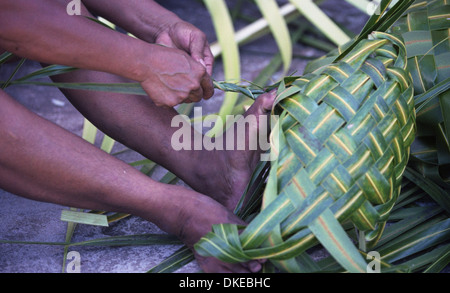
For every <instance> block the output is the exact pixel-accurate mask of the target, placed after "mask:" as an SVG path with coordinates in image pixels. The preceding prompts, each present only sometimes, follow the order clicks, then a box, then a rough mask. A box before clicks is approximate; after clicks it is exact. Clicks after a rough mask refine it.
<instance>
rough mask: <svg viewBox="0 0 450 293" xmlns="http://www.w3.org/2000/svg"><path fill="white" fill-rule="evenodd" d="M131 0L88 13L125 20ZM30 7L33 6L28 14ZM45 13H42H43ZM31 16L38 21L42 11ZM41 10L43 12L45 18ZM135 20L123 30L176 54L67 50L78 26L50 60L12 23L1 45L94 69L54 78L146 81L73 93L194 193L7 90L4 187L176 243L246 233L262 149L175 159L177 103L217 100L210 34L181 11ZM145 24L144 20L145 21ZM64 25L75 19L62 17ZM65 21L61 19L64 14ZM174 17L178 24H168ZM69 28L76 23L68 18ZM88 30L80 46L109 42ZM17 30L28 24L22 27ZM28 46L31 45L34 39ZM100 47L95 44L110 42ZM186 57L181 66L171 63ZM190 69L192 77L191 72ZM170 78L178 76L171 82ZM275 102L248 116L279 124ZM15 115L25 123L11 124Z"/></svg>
mask: <svg viewBox="0 0 450 293" xmlns="http://www.w3.org/2000/svg"><path fill="white" fill-rule="evenodd" d="M0 2H1V3H2V4H5V5H7V7H8V8H9V10H7V9H6V10H2V11H9V13H12V12H11V11H14V8H15V7H20V4H21V3H18V4H17V2H20V1H9V0H1V1H0ZM36 2H40V1H36ZM101 2H104V3H101ZM121 2H122V3H123V1H111V0H109V1H103V0H97V1H85V3H86V5H87V6H88V7H89V5H91V6H92V7H90V8H92V9H93V10H94V11H96V13H99V14H102V13H103V14H104V15H105V16H109V17H110V18H111V19H114V18H115V17H116V18H117V15H115V14H114V12H116V13H117V11H120V10H118V9H114V8H115V7H116V8H117V7H118V6H114V5H113V4H114V3H115V5H120V4H119V3H121ZM143 3H145V5H149V6H152V9H153V11H152V13H154V12H155V11H154V10H155V9H160V7H158V6H154V5H156V4H155V3H154V2H153V1H136V7H134V5H129V6H127V7H134V8H135V9H136V10H137V11H144V10H142V9H143V7H141V6H140V5H144V4H143ZM29 4H30V3H29V2H27V4H26V5H25V6H27V5H29ZM40 4H41V5H47V6H49V7H47V9H50V10H52V9H56V8H52V7H51V6H52V5H54V2H53V1H52V2H51V3H50V2H49V1H47V0H42V3H40ZM8 5H9V6H8ZM17 5H19V6H17ZM96 5H98V7H97V6H96ZM111 5H112V6H111ZM27 7H28V6H27ZM64 7H65V6H64ZM32 8H33V7H32ZM34 8H35V9H37V11H39V9H40V8H39V7H34ZM146 8H147V9H148V7H146ZM58 9H59V10H58ZM58 9H56V10H58V11H59V12H61V10H62V8H61V7H59V8H58ZM102 9H103V10H102ZM124 9H125V8H124ZM44 10H45V9H44ZM21 12H22V11H21ZM26 12H27V9H25V11H24V12H23V13H25V14H26ZM53 12H55V11H53ZM1 13H2V12H0V14H1ZM16 13H18V12H17V11H16ZM29 13H30V15H31V12H29ZM34 13H37V12H36V11H34ZM41 13H42V14H43V15H44V16H45V13H47V12H45V11H41ZM84 13H85V14H87V10H84ZM134 13H136V11H131V12H130V11H129V13H123V14H124V15H125V16H124V17H123V18H120V19H121V20H122V22H123V23H122V24H121V25H123V26H124V27H126V26H127V25H128V29H129V30H130V31H131V29H133V27H138V28H139V29H135V31H132V33H134V34H135V35H136V36H139V37H140V38H142V39H143V40H145V41H147V42H151V41H158V42H160V43H163V44H165V45H166V46H169V47H171V48H164V47H160V46H156V45H152V44H149V43H146V42H143V41H139V40H137V41H131V40H132V39H131V38H126V39H124V38H123V36H117V35H109V36H107V37H105V40H103V39H101V40H102V41H103V42H104V43H102V44H101V46H100V47H99V48H98V47H96V46H93V48H88V49H86V48H85V47H82V46H81V47H78V45H77V44H80V43H74V42H69V43H68V44H69V45H68V46H62V45H61V44H64V40H67V41H68V40H70V38H71V37H74V36H73V35H71V33H70V25H69V28H68V29H67V30H68V31H69V32H67V31H59V32H57V33H60V34H61V35H62V36H61V38H59V39H58V38H54V37H53V38H52V37H48V35H50V34H48V35H46V36H44V37H43V38H42V39H44V42H45V41H46V42H50V43H51V42H53V43H52V44H55V42H56V43H59V45H60V47H62V49H61V50H59V49H58V48H56V49H55V50H56V52H54V51H55V50H53V51H52V52H51V53H52V54H49V52H48V51H46V48H47V47H46V46H48V44H44V43H43V42H42V41H41V40H40V39H39V38H36V36H32V35H28V33H27V32H23V31H21V30H20V29H16V26H14V25H11V24H8V25H10V26H9V28H10V29H11V30H14V29H16V31H14V33H10V32H9V31H8V30H7V29H5V30H2V29H0V46H4V48H6V49H8V50H9V51H12V52H15V53H16V54H18V55H19V56H22V57H28V58H31V59H35V60H38V61H41V62H49V63H59V64H66V65H70V66H77V67H80V68H85V70H79V71H76V72H73V73H70V74H64V75H61V76H58V77H55V78H54V80H55V81H60V82H107V83H113V82H123V81H129V80H130V79H131V80H135V81H138V82H141V85H142V86H143V87H144V89H147V92H148V93H149V97H144V96H131V95H122V94H110V93H108V94H105V93H99V92H83V91H75V90H64V91H63V92H64V94H65V95H66V96H67V98H68V99H69V100H70V101H71V102H72V103H73V104H74V105H75V106H76V107H77V109H78V110H79V111H80V112H81V113H82V114H83V115H84V116H85V117H87V118H88V119H90V120H91V121H92V122H93V123H94V124H95V125H96V126H97V127H98V128H100V129H101V130H103V131H104V132H105V133H106V134H108V135H109V136H111V137H112V138H114V139H115V140H117V141H119V142H122V143H123V144H125V145H127V146H129V147H130V148H132V149H134V150H136V151H137V152H139V153H141V154H143V155H144V156H146V157H148V158H150V159H151V160H153V161H155V162H157V163H158V164H160V165H162V166H164V167H165V168H167V169H168V170H171V171H172V172H173V173H175V174H176V175H177V176H179V177H180V178H181V179H182V180H184V181H185V182H186V183H187V184H188V185H189V186H191V187H192V189H193V190H189V189H186V188H182V187H178V186H171V185H165V184H161V183H159V182H156V181H154V180H151V179H149V178H148V177H146V176H143V175H142V174H141V173H140V172H138V171H136V170H135V169H134V168H131V167H129V166H128V165H127V164H125V163H123V162H121V161H119V160H117V159H115V158H113V157H111V156H109V155H107V154H105V153H104V152H103V151H100V150H98V149H96V148H95V147H93V146H92V145H90V144H88V143H86V142H84V141H83V140H82V139H80V138H78V137H76V136H74V135H72V134H70V133H68V132H66V131H65V130H63V129H61V128H59V127H58V126H56V125H54V124H52V123H50V122H48V121H46V120H44V119H42V118H40V117H38V116H37V115H35V114H33V113H31V112H30V111H28V110H27V109H25V108H24V107H22V106H21V105H19V104H18V103H16V102H15V101H14V100H13V99H11V97H9V96H8V95H7V94H6V93H4V92H2V91H0V137H2V138H3V137H4V138H5V139H2V140H1V141H0V149H1V150H2V151H1V152H0V186H1V187H2V188H3V189H5V190H8V191H10V192H12V193H15V194H18V195H21V196H24V197H28V198H31V199H34V200H40V201H45V202H53V203H57V204H62V205H66V206H76V207H79V208H85V209H96V210H106V211H119V212H126V213H130V214H133V215H136V216H140V217H142V218H144V219H147V220H149V221H151V222H154V223H155V224H157V225H158V226H159V227H160V228H161V229H163V230H165V231H167V232H169V233H172V234H174V235H177V236H178V237H179V238H180V239H181V240H182V241H183V242H184V243H185V244H187V245H188V246H189V247H191V248H192V247H193V245H194V244H195V243H196V242H197V241H198V240H199V239H200V238H201V237H202V236H203V235H205V234H206V233H207V232H209V231H210V230H211V226H212V225H213V224H218V223H235V224H245V223H243V222H242V221H241V220H240V219H238V218H237V217H236V216H234V215H233V213H232V212H231V210H233V209H234V207H235V205H236V203H237V201H238V200H239V199H240V197H241V195H242V192H243V190H244V188H245V186H246V185H247V182H248V180H249V178H250V176H251V173H252V171H253V169H254V167H255V165H256V164H257V162H258V161H259V158H260V157H259V155H260V152H259V151H209V152H208V151H178V152H177V151H174V150H173V148H172V147H171V145H170V138H171V136H172V134H173V133H174V131H176V129H174V128H171V127H170V122H171V120H172V118H173V117H174V116H175V115H176V114H177V113H176V111H175V110H174V109H173V108H171V106H173V105H176V104H179V103H180V102H194V101H199V100H200V99H201V98H209V97H210V96H211V95H212V93H211V92H212V86H211V85H210V77H209V74H210V73H211V71H212V63H213V58H212V55H210V50H209V46H208V45H207V42H206V39H205V38H204V35H202V34H201V32H199V31H198V30H197V29H195V28H194V27H193V26H191V25H190V24H187V23H184V22H182V21H181V20H179V19H178V18H176V17H174V15H173V14H171V13H169V12H166V11H161V15H164V16H165V17H164V19H166V20H167V21H166V22H164V23H162V22H158V21H154V22H151V21H149V23H147V25H148V29H147V30H144V29H142V28H143V27H144V26H143V25H142V23H139V21H136V20H135V19H134V20H133V18H132V15H134ZM166 13H167V14H166ZM3 14H4V15H1V16H0V28H2V27H4V26H3V24H4V23H3V22H2V19H3V20H5V19H8V17H10V18H9V20H10V21H13V22H14V21H15V22H17V21H19V20H17V19H21V18H12V17H11V16H10V14H8V13H3ZM64 14H65V9H64ZM30 15H29V16H30ZM3 16H4V17H3ZM139 16H140V18H139V19H141V20H142V19H143V17H142V13H140V15H139ZM60 17H61V18H63V17H66V16H64V15H60ZM44 18H45V17H42V19H41V21H42V23H44V24H45V23H46V21H48V20H45V19H44ZM56 18H57V20H59V21H61V19H58V17H56ZM170 19H172V22H170V21H169V20H170ZM64 20H65V21H68V22H69V20H67V19H64ZM80 21H81V24H80V23H78V25H82V26H84V25H86V28H85V29H87V30H88V31H89V32H92V35H91V34H85V35H91V36H90V37H89V36H87V37H86V36H84V38H86V39H84V40H82V41H81V40H80V42H81V44H83V42H87V43H89V42H90V41H92V40H89V38H93V39H96V37H98V38H103V37H100V36H96V34H97V33H98V34H101V35H108V34H110V32H109V31H105V30H102V29H99V28H98V27H95V28H93V27H91V25H92V23H89V22H84V21H85V20H84V19H83V20H80ZM158 23H160V24H161V26H159V27H158V26H157V25H156V24H158ZM137 24H139V25H137ZM5 25H6V24H5ZM16 25H18V26H19V27H20V25H21V23H20V21H19V24H17V23H16ZM72 25H73V23H72ZM36 29H43V28H42V27H39V28H36ZM47 29H49V30H52V29H53V28H47ZM97 30H98V31H97ZM78 32H79V29H78ZM187 32H190V33H187ZM18 35H19V36H18ZM185 36H188V38H185ZM27 37H28V38H31V39H26V38H27ZM40 37H42V36H40ZM55 39H56V41H55ZM24 40H27V41H26V42H25V41H24ZM98 40H99V39H98ZM98 40H97V41H96V42H95V43H99V41H98ZM194 40H195V41H194ZM100 43H101V42H100ZM105 46H114V47H113V48H115V50H111V49H110V48H109V49H106V50H107V51H106V53H105V52H102V50H105ZM151 46H154V47H157V48H153V47H151ZM123 48H125V49H128V50H132V52H134V53H139V55H137V56H138V57H139V58H143V59H140V60H136V59H137V58H136V56H134V55H133V54H128V53H127V51H126V50H123ZM64 50H67V52H65V51H64ZM77 50H78V51H77ZM121 50H123V51H121ZM143 52H145V53H143ZM121 53H122V54H124V55H121ZM141 53H142V54H144V55H142V54H141ZM149 53H151V54H149ZM116 54H117V56H115V55H116ZM105 55H106V56H108V58H112V59H109V61H108V62H106V60H102V58H103V57H104V56H105ZM74 56H77V57H78V58H74ZM144 56H148V58H145V57H144ZM155 56H157V57H158V58H155ZM161 56H163V57H164V58H162V57H161ZM114 57H116V58H118V59H114ZM70 58H72V59H70ZM85 58H88V59H85ZM108 58H107V59H108ZM127 58H128V59H127ZM177 58H178V59H179V60H182V61H180V62H178V63H177V64H171V63H168V62H169V61H173V60H175V59H177ZM167 59H171V60H167ZM111 60H114V62H111ZM123 60H126V61H128V62H129V63H128V67H126V68H128V69H130V70H124V69H123V68H124V67H123V66H124V64H121V63H122V62H123ZM142 60H148V62H147V63H146V64H143V63H145V62H143V61H142ZM183 60H184V61H183ZM116 61H117V62H116ZM103 62H105V63H103ZM133 62H134V63H133ZM183 62H184V63H183ZM175 63H176V62H175ZM130 64H131V65H130ZM163 65H164V66H163ZM186 66H188V67H186ZM142 68H145V69H144V70H143V69H142ZM186 68H190V69H189V70H186ZM119 69H120V70H119ZM118 71H120V72H118ZM136 73H137V74H136ZM119 75H120V77H119ZM162 76H164V77H167V78H168V79H167V80H165V81H164V78H161V77H162ZM171 76H183V77H182V78H181V79H182V80H181V85H180V86H177V87H176V88H174V87H173V86H171V85H173V84H175V83H176V82H180V79H178V78H177V79H171ZM187 81H191V82H187ZM185 82H186V83H185ZM149 98H150V99H149ZM273 99H274V95H273V94H266V95H263V96H261V97H260V98H259V99H258V100H257V101H256V102H255V104H254V105H253V106H252V107H251V108H250V109H249V111H248V112H247V115H255V116H256V117H261V116H262V115H268V114H269V110H270V109H271V106H272V104H273ZM159 106H164V107H159ZM6 117H8V118H6ZM11 117H14V118H13V119H11ZM106 117H108V118H106ZM257 129H258V125H253V126H251V127H250V131H249V133H248V136H247V139H248V140H251V139H256V135H257ZM214 174H217V176H214ZM168 195H170V196H168ZM168 211H170V212H168ZM204 211H208V213H205V212H204ZM197 260H198V262H199V264H200V266H201V267H202V269H203V270H204V271H205V272H256V271H258V270H259V269H260V268H261V265H260V263H259V262H256V261H252V262H249V263H244V264H227V263H223V262H220V261H218V260H217V259H214V258H203V257H200V256H197Z"/></svg>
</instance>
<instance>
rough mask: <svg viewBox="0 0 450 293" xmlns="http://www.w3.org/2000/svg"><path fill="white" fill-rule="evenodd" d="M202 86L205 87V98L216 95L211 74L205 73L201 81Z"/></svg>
mask: <svg viewBox="0 0 450 293" xmlns="http://www.w3.org/2000/svg"><path fill="white" fill-rule="evenodd" d="M201 87H202V89H203V98H204V99H205V100H208V99H209V98H211V97H212V96H213V95H214V84H213V81H212V79H211V77H210V76H209V75H206V74H205V75H204V76H203V79H202V81H201Z"/></svg>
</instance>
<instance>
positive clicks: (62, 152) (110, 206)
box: [0, 90, 260, 273]
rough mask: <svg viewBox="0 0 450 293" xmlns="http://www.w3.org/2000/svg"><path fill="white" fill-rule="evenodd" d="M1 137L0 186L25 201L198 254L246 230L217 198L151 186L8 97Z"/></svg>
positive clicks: (214, 264)
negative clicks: (228, 229) (155, 231)
mask: <svg viewBox="0 0 450 293" xmlns="http://www.w3.org/2000/svg"><path fill="white" fill-rule="evenodd" d="M0 137H1V139H0V186H1V188H2V189H5V190H6V191H9V192H11V193H14V194H17V195H19V196H23V197H26V198H30V199H33V200H38V201H44V202H51V203H55V204H61V205H64V206H72V207H77V208H83V209H92V210H102V211H115V212H123V213H128V214H133V215H135V216H139V217H142V218H143V219H146V220H147V221H151V222H153V223H155V224H156V225H158V226H159V227H160V228H161V229H163V230H164V231H166V232H168V233H171V234H174V235H176V236H178V237H179V238H180V239H181V240H182V241H183V242H184V243H185V244H186V245H188V246H189V247H191V248H192V247H193V245H194V244H195V243H196V242H198V240H199V239H200V238H201V237H202V236H203V235H205V234H206V233H208V232H209V231H210V230H211V226H212V225H214V224H219V223H236V224H244V223H243V222H242V221H241V220H239V219H238V218H237V217H236V216H234V215H233V214H232V213H231V212H230V211H228V210H227V209H225V207H223V206H222V205H220V204H219V203H217V202H216V201H214V200H212V199H211V198H209V197H207V196H205V195H202V194H200V193H197V192H194V191H192V190H190V189H186V188H183V187H180V186H175V185H167V184H161V183H159V182H156V181H154V180H152V179H150V178H149V177H147V176H145V175H144V174H142V173H141V172H139V171H138V170H136V169H134V168H133V167H131V166H129V165H128V164H126V163H124V162H122V161H120V160H118V159H116V158H114V157H112V156H110V155H108V154H107V153H105V152H103V151H101V150H99V149H98V148H96V147H95V146H93V145H91V144H89V143H87V142H86V141H84V140H82V139H81V138H79V137H77V136H75V135H73V134H71V133H70V132H67V131H65V130H64V129H62V128H60V127H59V126H57V125H55V124H53V123H50V122H49V121H47V120H45V119H43V118H41V117H39V116H38V115H35V114H34V113H32V112H30V111H29V110H27V109H26V108H25V107H23V106H22V105H20V104H19V103H18V102H16V101H15V100H13V99H12V98H11V97H9V96H8V95H7V94H6V93H5V92H3V91H2V90H0ZM205 211H208V212H207V213H205ZM197 260H198V261H199V264H200V266H201V267H202V268H203V269H204V270H205V271H206V272H224V271H228V272H229V271H231V272H237V273H241V272H249V271H250V269H248V268H247V267H248V265H246V264H225V263H222V262H220V261H218V260H216V259H211V258H206V259H205V258H201V257H199V256H197ZM256 265H257V264H256ZM259 268H260V266H259V265H257V266H256V268H254V269H253V270H252V271H254V272H256V271H258V270H259Z"/></svg>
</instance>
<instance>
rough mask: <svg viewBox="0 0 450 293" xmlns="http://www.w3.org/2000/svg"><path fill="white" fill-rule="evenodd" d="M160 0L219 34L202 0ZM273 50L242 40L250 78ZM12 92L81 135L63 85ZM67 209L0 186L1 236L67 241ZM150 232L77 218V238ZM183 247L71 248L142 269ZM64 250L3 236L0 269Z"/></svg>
mask: <svg viewBox="0 0 450 293" xmlns="http://www.w3.org/2000/svg"><path fill="white" fill-rule="evenodd" d="M161 2H162V3H163V5H165V6H167V8H169V9H171V10H172V11H174V12H175V13H177V14H179V15H180V16H181V17H182V18H184V19H185V20H187V21H190V22H191V23H193V24H195V25H196V26H198V27H199V28H201V29H202V30H204V31H205V33H206V34H207V36H208V39H209V40H210V41H214V40H215V34H214V30H213V27H212V25H211V22H210V18H209V14H208V12H207V11H206V10H205V9H204V7H203V6H202V5H201V4H200V3H199V2H200V1H194V0H189V1H175V0H170V1H161ZM281 2H283V1H281ZM284 2H285V1H284ZM337 4H340V5H337ZM341 5H343V6H341ZM324 7H325V8H326V11H327V12H328V13H330V14H332V15H333V16H334V17H335V19H337V20H338V21H339V22H341V23H344V24H345V25H346V26H347V27H350V28H351V29H352V30H353V31H354V32H355V33H357V32H358V30H359V29H360V28H361V27H362V26H361V25H362V24H364V22H365V19H366V17H365V16H364V15H363V14H362V13H361V12H359V11H358V10H356V9H354V8H352V7H351V6H349V5H346V4H345V2H344V1H341V0H333V1H326V2H325V5H324ZM246 9H250V10H249V13H254V12H252V10H251V8H246ZM255 15H256V16H257V15H258V14H257V13H255ZM239 26H242V24H238V25H237V27H239ZM295 51H296V52H300V53H302V54H304V55H309V56H321V55H322V54H323V52H320V51H317V50H314V49H311V48H308V47H305V46H302V45H296V46H295ZM275 52H277V48H276V45H275V43H274V41H273V39H272V38H271V37H265V38H263V39H262V40H259V41H256V42H253V43H251V44H249V45H246V46H245V47H243V48H242V49H241V54H242V64H243V65H242V71H243V72H242V78H243V79H245V80H253V79H254V78H255V77H256V76H257V74H258V73H259V72H260V71H261V69H263V68H264V67H265V66H267V64H268V63H269V61H270V59H271V56H273V54H275ZM307 62H308V60H306V59H295V60H294V62H293V64H292V67H291V72H297V74H299V73H301V72H303V69H304V67H305V65H306V63H307ZM15 65H16V64H15V63H13V64H7V65H4V66H2V67H1V69H0V80H5V79H6V78H7V77H8V76H9V74H10V73H11V72H12V70H13V69H14V67H15ZM38 68H40V67H39V64H37V63H36V62H32V61H27V63H26V64H25V66H24V67H23V68H22V69H21V71H20V72H19V74H18V76H21V75H25V74H26V73H28V72H32V71H34V70H37V69H38ZM222 70H223V66H222V64H221V61H220V59H218V60H217V63H216V67H215V72H214V78H215V79H216V80H223V73H222ZM279 77H280V73H277V75H275V76H274V77H273V80H274V81H276V80H277V79H278V78H279ZM7 92H8V93H9V94H10V95H11V96H13V97H14V98H15V99H17V100H18V101H19V102H20V103H22V104H23V105H25V106H26V107H28V108H29V109H30V110H32V111H34V112H35V113H37V114H38V115H41V116H42V117H45V118H46V119H48V120H50V121H52V122H54V123H56V124H58V125H60V126H61V127H63V128H65V129H67V130H68V131H70V132H72V133H75V134H76V135H81V133H82V127H83V117H82V116H81V115H80V114H79V113H78V112H77V111H76V109H75V108H74V107H73V106H72V105H71V104H70V103H69V102H68V101H67V100H66V99H65V97H64V96H63V95H62V94H61V92H60V91H59V90H58V89H55V88H48V87H38V86H20V87H18V86H14V87H10V88H8V90H7ZM222 99H223V94H222V93H219V92H217V93H216V95H215V97H214V98H213V99H211V100H209V101H208V102H205V103H204V104H203V106H204V112H207V111H208V112H213V111H217V110H218V107H220V105H221V102H222ZM205 109H206V110H205ZM100 140H101V134H99V136H98V139H97V145H98V144H99V143H100ZM123 149H124V147H123V146H122V145H120V144H116V145H115V147H114V149H113V152H116V151H120V150H123ZM119 158H120V159H122V160H124V161H126V162H133V161H136V160H138V159H141V157H140V155H138V154H136V153H133V152H128V153H125V154H123V155H121V156H119ZM162 173H163V170H160V171H159V172H157V174H156V175H155V176H156V177H157V176H161V174H162ZM180 184H182V183H180ZM64 209H67V207H64V206H59V205H54V204H48V203H42V202H36V201H32V200H28V199H24V198H21V197H18V196H15V195H12V194H10V193H7V192H5V191H2V190H0V223H1V224H0V239H3V240H16V241H40V242H63V241H64V239H65V235H66V229H67V223H65V222H62V221H61V220H60V216H61V212H62V210H64ZM147 233H164V232H162V231H161V230H159V228H158V227H156V226H155V225H154V224H152V223H149V222H147V221H144V220H142V219H140V218H138V217H134V216H131V217H128V218H126V219H123V220H120V221H118V222H115V223H112V224H111V225H110V226H109V227H97V226H88V225H78V226H77V228H76V230H75V233H74V236H73V239H72V241H73V242H79V241H84V240H91V239H99V238H105V237H110V236H123V235H135V234H147ZM179 247H180V245H155V246H124V247H105V246H101V247H99V246H87V247H73V248H71V249H70V250H73V251H77V252H79V254H80V257H81V272H85V273H94V272H95V273H140V272H146V271H147V270H149V269H150V268H152V267H153V266H155V265H157V264H159V263H160V262H161V261H162V260H164V259H165V258H167V257H168V256H169V255H170V254H171V253H173V252H174V251H176V250H177V249H178V248H179ZM63 252H64V248H63V246H58V245H24V244H0V272H8V273H15V272H20V273H34V272H40V273H59V272H61V271H62V262H63ZM197 271H199V267H198V266H197V264H196V263H195V261H194V262H192V263H190V264H189V265H187V266H185V267H183V268H182V269H180V270H178V271H177V272H197Z"/></svg>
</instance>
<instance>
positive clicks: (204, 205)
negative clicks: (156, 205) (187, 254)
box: [161, 186, 261, 273]
mask: <svg viewBox="0 0 450 293" xmlns="http://www.w3.org/2000/svg"><path fill="white" fill-rule="evenodd" d="M169 188H171V190H170V192H169V193H170V194H171V197H172V199H175V198H176V202H175V201H173V200H172V204H171V209H172V213H171V215H172V216H174V218H173V219H172V220H169V221H166V222H165V223H164V224H162V225H161V227H162V228H163V229H164V230H166V231H167V232H169V233H173V234H175V235H177V236H178V237H179V238H180V240H181V241H183V243H185V244H186V245H187V246H188V247H189V248H191V249H192V251H194V254H195V258H196V260H197V262H198V264H199V266H200V267H201V268H202V270H203V271H204V272H205V273H256V272H258V271H260V270H261V262H260V261H249V262H247V263H234V264H231V263H225V262H222V261H220V260H218V259H216V258H214V257H203V256H200V255H199V254H197V253H196V252H195V250H194V249H193V247H194V245H195V244H196V243H197V242H198V241H199V240H200V238H201V237H203V236H204V235H206V234H207V233H208V232H210V231H211V229H212V225H215V224H221V223H230V224H237V225H245V223H244V222H243V221H242V220H240V219H239V218H238V217H236V216H235V215H234V214H233V213H232V212H231V211H229V210H228V209H226V208H225V207H224V206H222V205H221V204H219V203H218V202H216V201H215V200H213V199H212V198H210V197H208V196H205V195H202V194H199V193H197V192H195V191H191V190H188V189H185V188H182V187H179V186H173V187H169ZM205 211H207V212H205ZM169 218H170V216H169ZM166 220H167V217H166Z"/></svg>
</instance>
